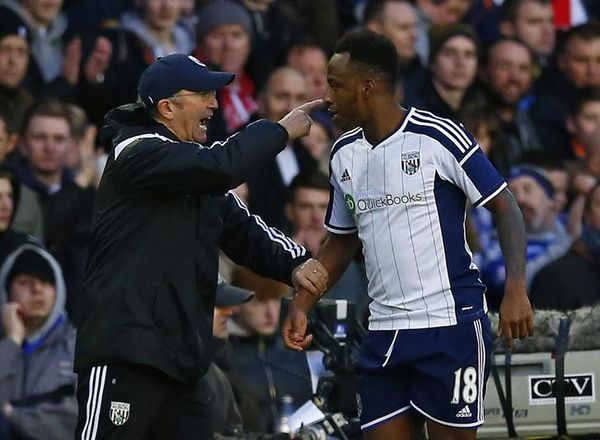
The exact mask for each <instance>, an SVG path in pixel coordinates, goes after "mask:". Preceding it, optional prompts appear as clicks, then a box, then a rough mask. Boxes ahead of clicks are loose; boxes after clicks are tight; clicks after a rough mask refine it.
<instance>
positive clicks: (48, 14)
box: [22, 0, 63, 26]
mask: <svg viewBox="0 0 600 440" xmlns="http://www.w3.org/2000/svg"><path fill="white" fill-rule="evenodd" d="M62 4H63V0H23V1H22V5H23V7H24V8H25V9H26V10H27V11H28V12H29V13H30V14H31V16H32V17H33V19H34V20H35V21H37V22H39V23H42V24H44V25H45V26H47V25H49V24H50V23H51V22H52V20H54V19H55V18H56V16H57V15H58V12H59V11H60V8H61V7H62Z"/></svg>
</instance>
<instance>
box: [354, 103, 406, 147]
mask: <svg viewBox="0 0 600 440" xmlns="http://www.w3.org/2000/svg"><path fill="white" fill-rule="evenodd" d="M371 115H372V117H371V118H370V119H369V121H367V122H366V123H365V124H364V125H363V131H364V133H365V138H366V139H367V141H369V143H370V144H371V145H377V144H378V143H379V142H380V141H381V140H382V139H383V138H385V137H387V136H389V135H390V134H391V133H392V132H393V131H395V130H396V129H397V128H398V126H399V125H400V123H401V122H402V121H403V120H404V117H405V116H406V110H404V109H403V108H402V107H401V106H400V104H398V103H396V102H391V103H388V104H383V105H377V106H374V108H373V109H372V112H371Z"/></svg>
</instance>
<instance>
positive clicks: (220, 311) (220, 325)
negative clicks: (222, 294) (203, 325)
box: [213, 306, 239, 339]
mask: <svg viewBox="0 0 600 440" xmlns="http://www.w3.org/2000/svg"><path fill="white" fill-rule="evenodd" d="M238 309H239V306H231V307H217V306H215V308H214V312H213V336H214V337H215V338H217V339H229V331H228V330H227V320H229V317H230V316H232V315H233V314H234V313H236V310H238Z"/></svg>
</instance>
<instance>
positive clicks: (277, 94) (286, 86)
mask: <svg viewBox="0 0 600 440" xmlns="http://www.w3.org/2000/svg"><path fill="white" fill-rule="evenodd" d="M307 99H308V87H307V86H306V81H305V80H304V77H303V76H302V74H300V73H299V72H296V71H294V70H287V69H283V70H279V71H276V72H275V73H274V74H273V75H272V76H271V78H269V81H268V82H267V85H266V86H265V90H264V91H263V93H261V96H260V100H259V101H260V102H259V107H260V113H261V114H262V115H263V116H264V117H265V118H267V119H268V120H269V121H273V122H276V121H279V120H280V119H281V118H283V117H284V116H285V115H286V114H287V113H289V112H290V111H292V110H293V109H294V108H295V107H298V106H299V105H301V104H304V103H305V102H306V101H307Z"/></svg>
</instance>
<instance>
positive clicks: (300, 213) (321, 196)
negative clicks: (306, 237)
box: [287, 187, 329, 231]
mask: <svg viewBox="0 0 600 440" xmlns="http://www.w3.org/2000/svg"><path fill="white" fill-rule="evenodd" d="M328 203H329V191H327V190H322V189H315V188H302V187H300V188H298V189H296V191H294V199H293V200H292V201H291V202H290V203H289V205H288V211H287V212H288V216H289V218H290V220H291V222H292V223H293V224H294V227H295V229H296V231H303V230H315V231H321V230H322V229H323V228H324V226H323V225H324V224H325V213H326V212H327V205H328Z"/></svg>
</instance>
